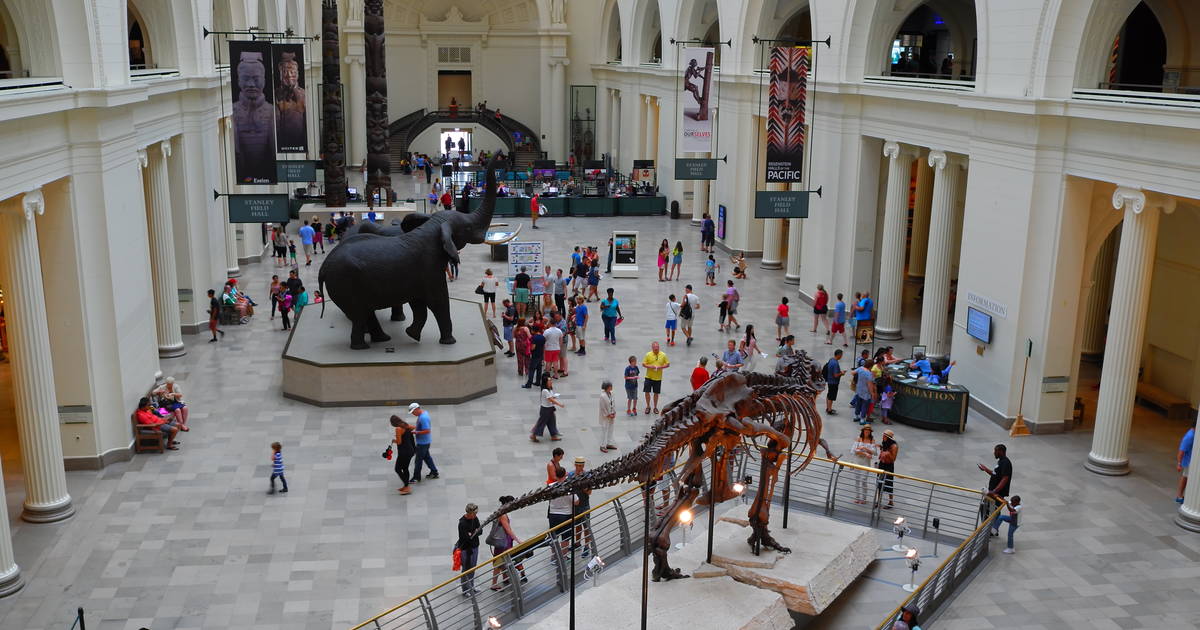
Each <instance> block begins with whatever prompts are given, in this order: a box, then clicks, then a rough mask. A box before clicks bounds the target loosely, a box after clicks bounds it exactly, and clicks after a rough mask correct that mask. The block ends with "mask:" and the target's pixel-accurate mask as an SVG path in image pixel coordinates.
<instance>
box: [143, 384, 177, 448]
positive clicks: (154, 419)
mask: <svg viewBox="0 0 1200 630" xmlns="http://www.w3.org/2000/svg"><path fill="white" fill-rule="evenodd" d="M136 416H137V422H138V424H148V425H154V426H155V427H156V428H155V429H153V430H155V431H158V432H159V433H161V434H162V436H163V439H164V440H166V445H167V450H171V451H177V450H179V446H178V444H179V443H178V442H176V441H175V436H176V435H178V434H179V427H177V426H176V425H175V423H174V422H168V421H167V419H166V418H165V417H163V416H162V415H159V412H158V410H156V409H155V408H154V405H153V404H152V403H151V402H150V399H149V398H146V397H143V398H142V399H141V400H139V401H138V409H137V412H136ZM141 430H147V429H141Z"/></svg>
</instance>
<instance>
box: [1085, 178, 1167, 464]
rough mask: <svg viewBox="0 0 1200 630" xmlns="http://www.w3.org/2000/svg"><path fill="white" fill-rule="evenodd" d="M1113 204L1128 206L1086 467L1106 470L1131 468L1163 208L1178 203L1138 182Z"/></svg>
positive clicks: (1121, 192) (1120, 192)
mask: <svg viewBox="0 0 1200 630" xmlns="http://www.w3.org/2000/svg"><path fill="white" fill-rule="evenodd" d="M1112 204H1113V208H1116V209H1117V210H1121V209H1124V211H1125V213H1124V217H1123V219H1122V221H1121V246H1120V249H1118V250H1117V272H1116V275H1115V276H1114V278H1113V289H1112V307H1111V309H1110V311H1109V316H1108V335H1107V337H1106V338H1105V342H1104V363H1103V366H1102V368H1101V371H1100V374H1101V377H1100V397H1099V400H1097V401H1096V429H1095V432H1093V434H1092V451H1091V452H1090V453H1088V458H1087V463H1085V464H1084V467H1085V468H1087V469H1088V470H1090V471H1092V472H1094V473H1097V474H1101V475H1126V474H1129V428H1130V425H1131V424H1132V422H1133V398H1134V394H1136V393H1137V377H1138V367H1139V365H1140V363H1141V357H1142V342H1143V340H1144V339H1145V336H1146V304H1147V303H1148V302H1149V301H1150V280H1151V276H1152V272H1153V271H1154V249H1155V246H1156V245H1157V241H1158V221H1159V218H1160V217H1161V216H1162V212H1164V211H1165V212H1171V211H1173V210H1174V209H1175V200H1174V199H1173V198H1168V197H1160V196H1158V195H1153V196H1151V197H1150V199H1147V195H1146V193H1144V192H1142V191H1140V190H1136V189H1133V188H1125V187H1124V186H1121V187H1118V188H1117V189H1116V191H1114V192H1113V198H1112Z"/></svg>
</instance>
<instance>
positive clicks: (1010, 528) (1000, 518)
mask: <svg viewBox="0 0 1200 630" xmlns="http://www.w3.org/2000/svg"><path fill="white" fill-rule="evenodd" d="M1002 521H1003V522H1006V523H1008V548H1009V549H1012V548H1013V532H1015V531H1017V527H1018V525H1017V524H1016V523H1015V522H1014V521H1013V519H1012V517H1011V516H1009V515H1007V514H1001V515H1000V516H998V517H996V522H994V523H992V531H994V532H996V533H997V534H998V533H1000V523H1001V522H1002Z"/></svg>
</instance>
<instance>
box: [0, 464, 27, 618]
mask: <svg viewBox="0 0 1200 630" xmlns="http://www.w3.org/2000/svg"><path fill="white" fill-rule="evenodd" d="M23 586H25V582H24V581H23V580H21V567H19V566H17V560H16V557H15V556H13V545H12V529H11V528H10V527H9V525H8V502H7V501H5V500H4V472H3V471H2V470H0V598H2V597H7V596H9V595H12V594H13V593H16V592H17V591H19V590H21V587H23Z"/></svg>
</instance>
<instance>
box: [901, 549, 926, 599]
mask: <svg viewBox="0 0 1200 630" xmlns="http://www.w3.org/2000/svg"><path fill="white" fill-rule="evenodd" d="M904 561H905V562H907V563H908V568H909V570H910V571H911V573H910V574H909V577H908V584H905V585H903V586H901V587H900V588H902V589H904V590H905V591H908V592H909V593H911V592H913V591H915V590H917V569H919V568H921V555H920V553H919V552H918V551H917V549H916V548H915V547H914V548H912V549H909V550H908V552H907V553H905V554H904Z"/></svg>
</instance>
